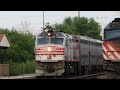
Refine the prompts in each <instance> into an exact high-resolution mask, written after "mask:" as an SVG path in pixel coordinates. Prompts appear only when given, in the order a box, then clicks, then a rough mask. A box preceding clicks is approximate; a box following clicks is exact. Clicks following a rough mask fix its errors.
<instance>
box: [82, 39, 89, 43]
mask: <svg viewBox="0 0 120 90" xmlns="http://www.w3.org/2000/svg"><path fill="white" fill-rule="evenodd" d="M80 42H81V43H84V44H88V41H87V40H82V39H81V40H80Z"/></svg>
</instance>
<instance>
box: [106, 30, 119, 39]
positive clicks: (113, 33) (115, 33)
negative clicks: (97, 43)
mask: <svg viewBox="0 0 120 90" xmlns="http://www.w3.org/2000/svg"><path fill="white" fill-rule="evenodd" d="M104 34H105V40H108V39H114V38H120V29H112V30H105V33H104Z"/></svg>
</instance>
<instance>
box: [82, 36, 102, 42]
mask: <svg viewBox="0 0 120 90" xmlns="http://www.w3.org/2000/svg"><path fill="white" fill-rule="evenodd" d="M80 39H83V40H88V41H92V42H98V43H102V41H101V40H98V39H93V38H89V37H85V36H80Z"/></svg>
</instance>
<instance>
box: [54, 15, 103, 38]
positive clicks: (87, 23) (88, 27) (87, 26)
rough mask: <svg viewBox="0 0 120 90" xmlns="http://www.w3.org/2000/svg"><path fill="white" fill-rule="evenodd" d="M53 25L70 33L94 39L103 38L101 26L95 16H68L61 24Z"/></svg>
mask: <svg viewBox="0 0 120 90" xmlns="http://www.w3.org/2000/svg"><path fill="white" fill-rule="evenodd" d="M52 27H54V28H55V29H59V30H61V31H63V32H66V33H69V34H77V35H81V36H88V37H91V38H94V39H101V36H100V31H101V26H100V24H99V23H98V22H96V21H95V20H94V19H93V18H86V17H73V18H71V17H67V18H65V19H64V21H63V22H62V23H60V24H58V23H56V24H54V25H53V26H52Z"/></svg>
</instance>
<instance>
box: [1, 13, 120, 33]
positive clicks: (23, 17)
mask: <svg viewBox="0 0 120 90" xmlns="http://www.w3.org/2000/svg"><path fill="white" fill-rule="evenodd" d="M68 16H70V17H74V16H78V11H44V22H45V23H47V22H49V23H50V25H52V24H55V23H62V21H63V20H64V18H66V17H68ZM80 16H81V17H88V18H91V17H93V18H95V20H96V21H98V22H99V23H100V24H101V25H102V28H104V27H105V25H107V24H108V23H109V22H110V21H112V20H113V19H114V18H118V17H120V11H80ZM21 22H28V23H29V25H30V27H31V29H32V30H31V32H32V33H33V34H36V33H37V32H39V31H41V29H42V27H43V11H0V27H2V28H9V29H11V28H12V27H15V28H19V27H20V26H21Z"/></svg>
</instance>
